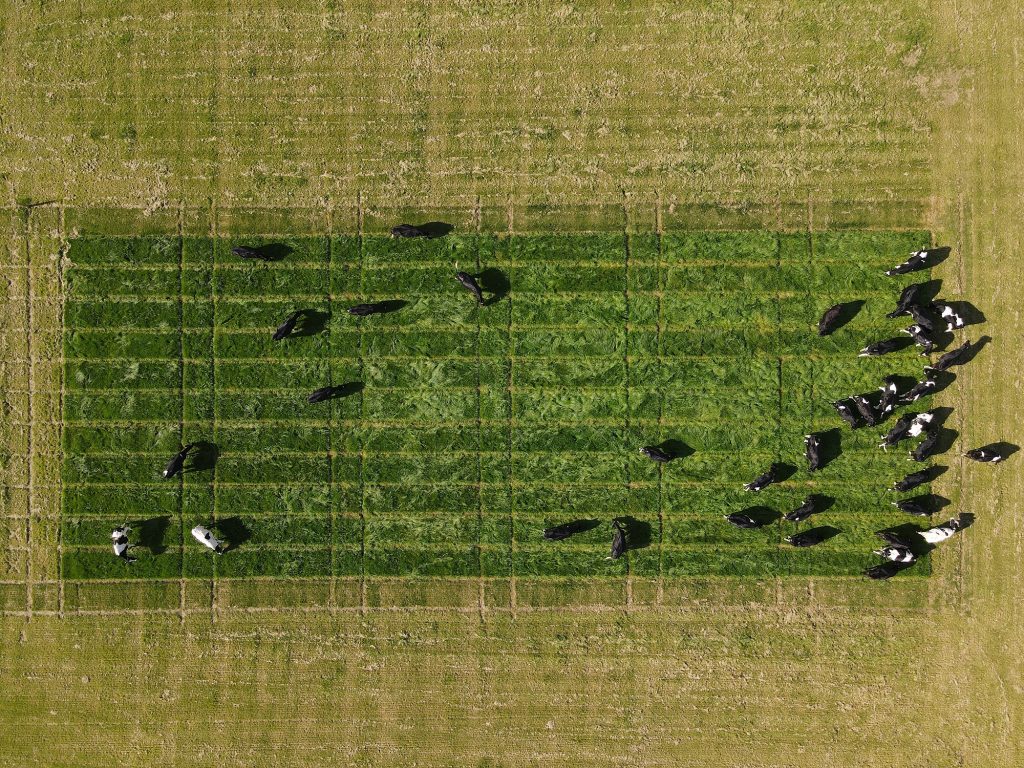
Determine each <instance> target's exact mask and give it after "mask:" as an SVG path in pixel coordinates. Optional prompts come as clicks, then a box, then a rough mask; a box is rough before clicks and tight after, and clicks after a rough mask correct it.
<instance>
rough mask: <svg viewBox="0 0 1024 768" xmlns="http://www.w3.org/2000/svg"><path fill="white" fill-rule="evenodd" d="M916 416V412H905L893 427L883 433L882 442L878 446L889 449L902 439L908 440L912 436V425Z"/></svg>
mask: <svg viewBox="0 0 1024 768" xmlns="http://www.w3.org/2000/svg"><path fill="white" fill-rule="evenodd" d="M916 417H917V414H916V413H905V414H903V415H902V416H900V417H899V418H898V419H897V420H896V423H895V424H893V425H892V429H890V430H889V431H888V432H886V433H885V434H884V435H882V442H880V443H879V444H878V447H879V448H881V449H882V450H887V449H889V448H892V447H893V446H894V445H896V444H897V443H899V442H900V441H901V440H906V439H907V438H908V437H910V426H911V424H913V422H914V419H915V418H916Z"/></svg>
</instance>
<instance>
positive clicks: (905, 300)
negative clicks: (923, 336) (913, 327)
mask: <svg viewBox="0 0 1024 768" xmlns="http://www.w3.org/2000/svg"><path fill="white" fill-rule="evenodd" d="M923 287H924V283H914V284H913V285H908V286H907V287H906V288H904V289H903V293H901V294H900V297H899V299H898V300H897V301H896V309H894V310H893V311H892V312H890V313H889V314H887V315H886V317H888V318H889V319H890V320H892V319H893V318H894V317H899V316H900V315H905V314H907V312H908V307H910V305H911V304H917V297H918V295H919V294H920V293H921V289H922V288H923Z"/></svg>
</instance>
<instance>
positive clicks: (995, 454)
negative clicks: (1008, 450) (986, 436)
mask: <svg viewBox="0 0 1024 768" xmlns="http://www.w3.org/2000/svg"><path fill="white" fill-rule="evenodd" d="M964 456H966V457H967V458H968V459H972V460H973V461H980V462H983V463H988V464H998V463H999V462H1000V461H1002V460H1003V459H1005V458H1006V457H1005V456H1003V454H1001V453H1000V452H999V451H997V450H996V449H995V448H971V450H969V451H967V453H965V454H964Z"/></svg>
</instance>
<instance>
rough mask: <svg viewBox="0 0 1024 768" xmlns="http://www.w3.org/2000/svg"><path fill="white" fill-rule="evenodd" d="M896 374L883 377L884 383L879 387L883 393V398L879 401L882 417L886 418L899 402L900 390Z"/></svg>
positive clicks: (879, 410)
mask: <svg viewBox="0 0 1024 768" xmlns="http://www.w3.org/2000/svg"><path fill="white" fill-rule="evenodd" d="M897 378H898V377H896V376H886V377H885V379H883V382H884V383H883V384H882V386H880V387H879V388H878V389H879V390H880V391H881V393H882V398H881V400H879V402H878V412H879V415H880V417H881V418H883V419H884V418H885V417H886V416H888V415H889V414H890V413H892V410H893V408H895V407H896V404H897V403H898V402H899V399H900V395H899V391H898V386H899V385H898V384H897Z"/></svg>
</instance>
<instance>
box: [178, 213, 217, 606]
mask: <svg viewBox="0 0 1024 768" xmlns="http://www.w3.org/2000/svg"><path fill="white" fill-rule="evenodd" d="M212 218H213V217H211V220H212ZM211 226H212V225H211ZM184 245H185V244H184V238H183V233H182V219H181V208H180V207H179V208H178V328H179V334H178V369H179V376H180V377H181V380H180V382H179V384H180V386H181V392H180V396H179V398H178V443H179V445H184V443H185V334H184V326H185V305H184V302H183V300H182V297H183V296H184V295H185V269H184V267H185V247H184ZM178 525H180V526H181V531H180V537H179V538H180V541H179V542H178V543H179V545H180V547H181V559H180V562H181V572H180V574H179V576H180V579H179V584H180V586H179V592H178V607H179V609H180V611H181V623H182V624H184V623H185V478H184V477H182V476H181V475H180V474H179V475H178Z"/></svg>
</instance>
